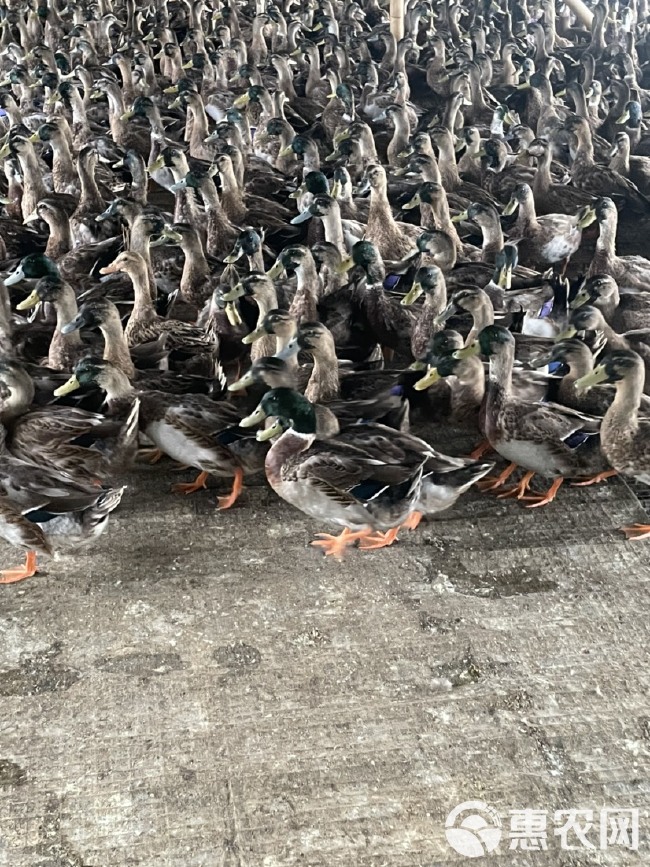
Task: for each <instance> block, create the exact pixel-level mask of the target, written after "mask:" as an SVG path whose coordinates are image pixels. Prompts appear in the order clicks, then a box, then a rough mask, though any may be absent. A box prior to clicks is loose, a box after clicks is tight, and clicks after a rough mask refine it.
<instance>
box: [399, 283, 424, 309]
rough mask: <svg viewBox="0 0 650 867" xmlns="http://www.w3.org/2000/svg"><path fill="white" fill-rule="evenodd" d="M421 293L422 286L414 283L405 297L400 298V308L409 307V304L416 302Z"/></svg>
mask: <svg viewBox="0 0 650 867" xmlns="http://www.w3.org/2000/svg"><path fill="white" fill-rule="evenodd" d="M423 292H424V289H423V288H422V284H421V283H414V284H413V285H412V286H411V288H410V289H409V291H408V292H407V293H406V295H405V296H404V297H403V298H402V301H401V303H402V306H404V307H410V306H411V304H415V302H416V301H417V300H418V298H419V297H420V295H422V293H423Z"/></svg>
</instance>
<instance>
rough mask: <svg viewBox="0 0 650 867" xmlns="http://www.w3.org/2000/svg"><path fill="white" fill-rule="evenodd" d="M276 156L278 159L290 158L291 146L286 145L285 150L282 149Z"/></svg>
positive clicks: (291, 153) (291, 154)
mask: <svg viewBox="0 0 650 867" xmlns="http://www.w3.org/2000/svg"><path fill="white" fill-rule="evenodd" d="M278 156H279V157H290V156H293V148H292V147H291V145H287V147H286V148H282V150H281V151H280V153H279V154H278Z"/></svg>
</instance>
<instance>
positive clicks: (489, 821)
mask: <svg viewBox="0 0 650 867" xmlns="http://www.w3.org/2000/svg"><path fill="white" fill-rule="evenodd" d="M463 813H467V814H468V815H466V816H464V817H463ZM445 836H446V838H447V842H448V843H449V845H450V846H451V848H452V849H455V850H456V852H458V853H459V854H460V855H465V857H466V858H480V857H481V856H483V855H488V854H489V853H490V852H494V850H495V849H496V848H497V846H498V845H499V841H500V840H501V819H500V818H499V814H498V813H497V811H496V810H495V809H494V808H493V807H490V806H489V804H486V803H485V801H465V802H464V803H463V804H459V805H458V806H457V807H454V809H453V810H452V811H451V813H450V814H449V815H448V816H447V819H446V821H445Z"/></svg>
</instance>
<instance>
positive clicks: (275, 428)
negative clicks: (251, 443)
mask: <svg viewBox="0 0 650 867" xmlns="http://www.w3.org/2000/svg"><path fill="white" fill-rule="evenodd" d="M282 433H284V428H283V427H282V425H281V424H280V422H279V421H277V420H276V421H274V422H273V424H272V425H269V427H267V428H264V430H258V432H257V433H256V434H255V439H256V440H257V441H258V443H265V442H266V441H267V440H272V439H273V438H274V437H277V436H279V435H280V434H282Z"/></svg>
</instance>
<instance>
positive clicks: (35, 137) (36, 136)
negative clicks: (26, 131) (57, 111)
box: [27, 132, 41, 144]
mask: <svg viewBox="0 0 650 867" xmlns="http://www.w3.org/2000/svg"><path fill="white" fill-rule="evenodd" d="M40 140H41V137H40V135H39V134H38V133H37V132H34V133H32V134H31V135H30V136H29V137H28V139H27V141H30V142H31V143H32V144H36V142H37V141H40Z"/></svg>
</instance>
